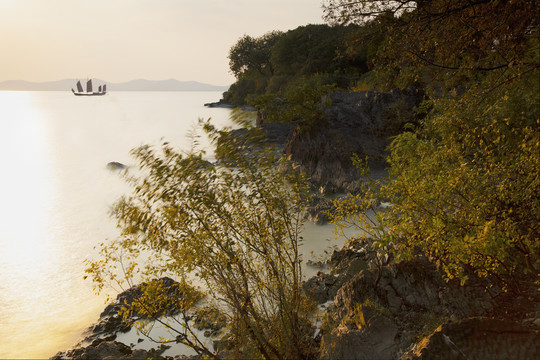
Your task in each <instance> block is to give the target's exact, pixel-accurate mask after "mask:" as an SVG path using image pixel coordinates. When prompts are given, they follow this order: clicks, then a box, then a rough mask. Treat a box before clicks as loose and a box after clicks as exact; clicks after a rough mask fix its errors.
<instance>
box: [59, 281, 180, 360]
mask: <svg viewBox="0 0 540 360" xmlns="http://www.w3.org/2000/svg"><path fill="white" fill-rule="evenodd" d="M157 281H160V282H161V284H162V286H163V289H164V291H165V293H166V294H167V295H166V296H167V299H169V300H170V304H169V306H168V307H167V309H166V310H165V313H162V314H157V316H165V315H173V314H176V313H177V312H179V311H180V309H179V308H178V301H177V300H178V298H179V297H180V296H181V293H180V290H179V288H178V286H177V285H178V283H177V282H175V281H174V280H172V279H170V278H168V277H163V278H161V279H158V280H157ZM146 285H147V283H142V284H140V285H137V286H134V287H131V288H129V289H128V290H126V291H124V292H122V293H120V294H118V296H117V297H116V301H115V302H114V303H113V304H110V305H108V306H107V307H106V308H105V309H104V310H103V312H102V313H101V315H100V317H99V320H98V321H97V322H96V323H95V324H94V325H92V326H91V327H90V328H89V329H88V330H87V332H86V335H85V338H84V339H83V340H82V341H81V342H80V343H79V344H77V345H76V347H75V348H74V349H71V350H68V351H65V352H60V353H58V354H57V355H56V356H55V357H53V358H52V359H65V358H67V359H116V358H119V359H147V358H151V359H163V357H161V356H160V354H161V353H162V352H163V351H165V350H166V349H165V348H163V347H161V348H160V349H159V350H155V349H151V350H148V351H146V350H133V351H132V350H131V348H130V347H128V346H126V345H124V344H122V343H119V342H116V341H114V340H115V339H116V336H117V334H118V333H125V332H128V331H130V330H131V325H129V324H128V323H127V322H126V321H124V319H123V318H122V316H120V315H119V312H120V311H121V309H122V307H127V308H129V307H131V306H132V305H133V302H134V301H135V300H136V299H137V298H138V297H140V296H141V295H142V293H143V288H144V286H146ZM132 311H133V312H132V314H131V315H132V317H134V318H144V317H143V316H142V315H141V314H139V313H137V311H135V310H133V309H132Z"/></svg>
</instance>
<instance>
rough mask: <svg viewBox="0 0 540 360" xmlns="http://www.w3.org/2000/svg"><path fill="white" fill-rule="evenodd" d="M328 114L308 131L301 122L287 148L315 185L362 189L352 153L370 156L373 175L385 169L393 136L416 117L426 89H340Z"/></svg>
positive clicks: (331, 190) (336, 189)
mask: <svg viewBox="0 0 540 360" xmlns="http://www.w3.org/2000/svg"><path fill="white" fill-rule="evenodd" d="M329 96H330V98H331V103H332V105H331V106H330V107H329V108H328V109H327V110H326V118H325V119H324V120H322V121H321V122H320V123H318V124H317V126H316V127H313V128H312V129H310V130H309V131H306V130H303V129H302V128H301V127H297V128H296V129H295V131H294V133H293V134H292V137H291V138H290V140H289V141H288V143H287V144H286V146H285V153H286V154H287V155H290V156H291V159H292V160H293V161H295V162H297V163H298V164H300V165H301V168H302V169H303V170H304V171H305V172H306V174H307V175H308V176H309V177H310V178H311V181H312V182H313V184H314V185H315V186H316V187H321V186H322V187H323V188H325V189H326V191H329V192H339V191H355V190H357V189H358V184H357V183H356V182H357V180H358V172H357V171H356V169H355V167H354V166H353V164H352V162H351V157H352V155H353V154H357V155H358V156H359V157H360V158H361V159H365V158H366V157H367V158H368V161H369V167H370V169H371V170H372V175H373V176H380V175H381V174H383V173H384V170H383V169H384V167H385V161H384V158H385V156H386V155H387V152H386V148H387V146H388V145H389V144H390V138H391V137H392V136H395V135H397V134H399V133H400V132H401V131H403V130H404V127H405V124H407V123H415V122H416V121H417V120H418V116H417V115H416V109H417V107H418V106H419V105H420V103H421V101H422V100H423V97H424V94H423V92H422V91H420V90H417V89H407V90H398V89H396V90H393V91H391V92H386V93H382V92H376V91H362V92H354V93H346V92H337V93H333V94H331V95H329Z"/></svg>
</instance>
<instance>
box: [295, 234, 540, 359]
mask: <svg viewBox="0 0 540 360" xmlns="http://www.w3.org/2000/svg"><path fill="white" fill-rule="evenodd" d="M329 263H330V265H331V271H330V273H329V274H325V273H321V272H320V273H318V274H317V275H316V276H315V277H313V278H311V279H309V280H308V281H306V282H305V283H304V287H303V288H304V290H305V291H306V292H307V293H308V294H310V295H311V296H312V297H313V298H314V299H315V300H316V301H317V302H318V303H324V302H326V301H328V300H333V306H330V307H329V310H328V311H327V313H326V315H325V320H323V326H322V329H321V332H322V338H321V346H320V353H321V359H334V358H347V359H373V358H376V359H396V358H399V357H400V356H401V355H403V359H404V360H405V359H407V360H412V359H491V358H494V359H499V358H500V359H502V358H508V357H504V356H507V355H508V354H516V358H523V359H527V358H536V356H532V357H531V355H537V352H538V344H540V342H539V341H538V340H539V337H538V336H539V325H540V319H538V318H537V315H538V314H537V313H535V312H534V310H533V311H532V312H530V313H528V314H525V315H528V316H529V317H530V318H531V319H529V320H526V321H524V320H523V319H521V320H520V319H494V318H488V317H487V316H491V317H492V316H493V314H497V313H502V312H499V311H498V309H497V306H499V305H500V303H498V302H497V300H496V299H495V298H493V297H492V296H490V294H488V293H487V292H486V291H484V290H483V289H484V288H485V286H484V285H485V284H484V283H482V280H480V279H474V278H472V277H471V279H470V280H469V282H468V283H467V285H466V286H461V285H460V284H459V282H453V281H450V282H446V281H445V280H444V279H443V278H442V276H441V274H440V273H439V271H437V269H436V267H435V266H434V265H433V264H432V263H431V262H429V261H428V260H427V259H424V258H417V259H414V260H411V261H403V262H400V263H395V262H394V261H393V260H392V259H391V258H388V257H382V255H381V253H377V251H376V250H374V249H373V248H372V247H371V243H370V241H369V240H366V239H364V240H363V241H361V240H353V241H351V242H349V243H347V244H346V245H345V246H344V248H343V249H341V250H339V251H335V252H334V254H333V255H332V258H331V259H330V260H329ZM533 301H534V300H533ZM529 309H533V307H529ZM441 325H442V327H440V328H439V329H437V330H435V329H436V328H437V327H439V326H441ZM434 330H435V332H434V333H433V334H432V335H431V336H430V337H428V338H425V339H423V337H424V336H427V335H429V334H430V333H432V332H433V331H434ZM422 339H423V340H422ZM419 340H420V341H419ZM495 342H496V343H497V344H498V345H497V346H495ZM413 345H414V348H413ZM505 346H507V347H508V348H509V349H513V350H504V347H505ZM456 349H459V351H457V350H456ZM509 351H510V352H509ZM518 354H519V355H518Z"/></svg>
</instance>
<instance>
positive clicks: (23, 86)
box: [0, 79, 229, 91]
mask: <svg viewBox="0 0 540 360" xmlns="http://www.w3.org/2000/svg"><path fill="white" fill-rule="evenodd" d="M82 80H84V79H82ZM92 80H93V83H94V87H97V86H98V85H101V84H107V90H108V91H226V90H227V89H228V88H229V87H228V86H217V85H210V84H204V83H200V82H197V81H178V80H175V79H169V80H143V79H139V80H133V81H128V82H123V83H110V82H107V81H105V80H100V79H92ZM76 82H77V79H65V80H58V81H49V82H39V83H38V82H30V81H24V80H8V81H3V82H0V91H2V90H11V91H70V90H71V88H75V84H76ZM81 82H83V81H81ZM83 86H84V84H83Z"/></svg>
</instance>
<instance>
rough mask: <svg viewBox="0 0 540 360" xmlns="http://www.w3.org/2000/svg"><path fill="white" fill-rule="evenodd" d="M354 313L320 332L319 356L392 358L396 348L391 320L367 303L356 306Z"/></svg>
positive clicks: (359, 359) (393, 325) (394, 329)
mask: <svg viewBox="0 0 540 360" xmlns="http://www.w3.org/2000/svg"><path fill="white" fill-rule="evenodd" d="M354 316H355V318H354V319H347V320H348V322H349V324H346V323H344V322H342V323H341V324H340V325H339V326H337V327H336V328H334V329H333V330H332V331H331V332H329V333H327V334H325V335H323V337H322V340H321V357H320V358H321V359H358V360H370V359H381V360H383V359H393V358H394V356H395V353H396V351H397V350H398V345H397V344H396V342H395V338H396V335H397V333H398V327H397V325H396V324H395V323H394V321H393V320H392V319H390V318H388V317H386V316H384V315H382V314H380V313H379V312H377V311H375V310H374V309H373V308H371V307H369V306H361V307H358V308H357V310H356V311H355V314H354ZM351 321H352V324H351V323H350V322H351Z"/></svg>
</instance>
